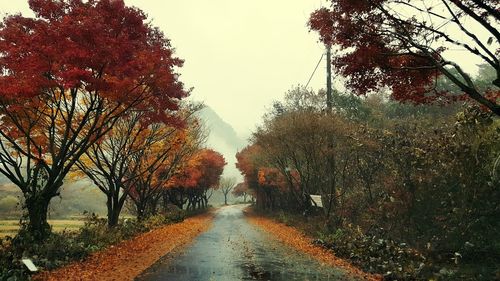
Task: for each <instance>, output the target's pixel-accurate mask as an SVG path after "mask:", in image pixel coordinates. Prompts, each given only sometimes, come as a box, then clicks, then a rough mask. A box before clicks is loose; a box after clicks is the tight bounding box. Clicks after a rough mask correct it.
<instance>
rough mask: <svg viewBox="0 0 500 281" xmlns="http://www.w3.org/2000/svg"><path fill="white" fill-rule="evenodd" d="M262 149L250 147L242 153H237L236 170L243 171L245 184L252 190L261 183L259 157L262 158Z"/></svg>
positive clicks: (254, 146)
mask: <svg viewBox="0 0 500 281" xmlns="http://www.w3.org/2000/svg"><path fill="white" fill-rule="evenodd" d="M261 150H262V148H261V147H260V146H258V145H250V146H247V147H245V148H244V149H243V150H242V151H240V152H238V153H236V159H237V160H238V161H237V163H236V168H238V170H240V171H241V173H242V174H243V176H244V177H245V183H246V184H247V185H248V186H249V187H250V188H255V187H256V186H257V185H258V183H259V178H258V177H259V175H258V173H259V168H260V167H259V165H258V163H257V162H258V157H260V155H261V154H262V153H261Z"/></svg>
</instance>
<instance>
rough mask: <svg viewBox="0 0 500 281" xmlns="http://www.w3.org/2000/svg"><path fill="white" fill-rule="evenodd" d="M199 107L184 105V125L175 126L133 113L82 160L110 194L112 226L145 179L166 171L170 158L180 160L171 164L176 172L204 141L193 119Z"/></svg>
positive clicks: (83, 167) (89, 174)
mask: <svg viewBox="0 0 500 281" xmlns="http://www.w3.org/2000/svg"><path fill="white" fill-rule="evenodd" d="M199 108H200V106H198V105H189V104H187V105H185V106H183V107H182V108H181V109H180V110H179V112H178V114H179V118H180V119H181V121H183V123H184V124H181V125H180V126H175V127H174V126H167V125H165V124H164V123H161V122H160V123H154V124H147V123H144V120H143V118H144V117H145V116H146V115H145V113H144V112H131V113H130V114H127V115H125V116H123V117H122V118H120V119H119V120H118V121H117V122H116V124H115V126H114V127H113V129H112V130H111V131H110V132H109V133H108V134H107V135H106V136H104V137H103V138H102V139H101V140H100V141H98V142H96V143H94V144H93V145H92V146H91V147H90V149H89V150H88V151H86V152H85V155H84V156H83V157H82V158H80V159H79V161H78V162H77V165H78V167H79V168H80V170H81V171H83V172H84V174H85V175H86V176H87V177H88V178H89V179H91V180H92V182H93V183H94V184H95V185H96V186H97V187H98V188H99V189H100V190H101V191H102V192H103V193H104V194H105V195H106V198H107V201H106V205H107V209H108V215H107V216H108V226H110V227H112V226H115V225H116V224H117V223H118V218H119V215H120V213H121V210H122V208H123V206H124V204H125V201H126V200H127V198H128V197H129V193H130V192H131V190H134V191H135V192H137V191H138V189H137V185H138V184H139V183H141V182H142V180H141V177H142V176H144V175H146V174H149V173H151V172H156V170H158V169H161V168H162V167H163V168H164V167H165V166H166V165H167V163H166V162H167V160H168V157H172V155H178V156H180V157H177V158H176V159H178V160H177V161H175V163H172V162H170V164H169V167H170V169H174V168H175V167H176V165H178V163H179V161H180V160H181V159H182V157H184V156H185V155H186V154H189V153H190V151H194V149H197V148H198V146H199V145H200V144H201V143H202V142H203V140H204V138H203V135H202V132H201V129H200V128H199V126H198V120H197V119H196V118H195V117H193V114H194V113H195V112H196V111H197V110H198V109H199ZM146 158H147V159H146ZM164 176H166V175H165V174H164ZM141 190H142V191H146V190H148V189H144V188H143V189H141ZM134 195H136V193H134ZM142 201H144V200H142ZM142 213H143V212H141V214H142Z"/></svg>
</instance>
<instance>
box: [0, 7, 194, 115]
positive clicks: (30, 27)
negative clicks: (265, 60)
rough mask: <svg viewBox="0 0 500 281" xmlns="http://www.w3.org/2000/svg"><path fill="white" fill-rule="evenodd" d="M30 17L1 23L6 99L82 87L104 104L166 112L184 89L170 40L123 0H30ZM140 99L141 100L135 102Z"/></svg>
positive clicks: (3, 94) (0, 62)
mask: <svg viewBox="0 0 500 281" xmlns="http://www.w3.org/2000/svg"><path fill="white" fill-rule="evenodd" d="M29 4H30V8H31V9H32V10H33V11H34V13H35V15H36V17H35V18H26V17H23V16H21V15H13V16H8V17H6V18H5V19H4V22H3V24H2V26H1V28H0V50H2V56H1V57H0V66H1V67H2V75H0V88H2V92H1V93H0V95H1V98H2V99H3V100H5V101H8V102H9V103H18V104H24V103H25V100H26V99H29V98H33V97H38V96H42V95H44V94H46V93H47V92H48V91H49V92H52V91H59V92H66V91H68V90H71V91H88V92H94V93H97V92H98V93H99V94H100V96H101V97H102V98H105V99H107V100H109V101H113V102H120V103H122V104H125V105H130V104H137V105H139V106H140V107H142V108H148V109H149V110H151V112H152V113H151V116H150V118H151V119H153V120H162V121H169V122H172V121H175V120H174V119H175V118H173V116H171V115H169V113H168V112H169V111H168V110H176V109H177V100H178V99H181V98H183V97H185V96H186V95H187V93H186V92H185V91H184V90H183V85H182V83H180V82H179V81H178V80H177V74H176V73H175V72H174V68H175V67H180V66H182V61H181V60H180V59H178V58H176V57H173V51H172V49H171V47H170V43H169V41H168V39H166V38H165V37H164V35H163V34H162V33H161V32H160V31H159V30H158V29H156V28H153V27H151V26H150V25H149V24H147V23H145V20H146V16H145V15H144V14H143V13H142V12H141V11H140V10H138V9H136V8H130V7H127V6H125V4H124V2H123V1H122V0H115V1H112V0H100V1H99V0H89V1H83V0H72V1H56V0H30V1H29ZM138 101H140V103H139V102H138Z"/></svg>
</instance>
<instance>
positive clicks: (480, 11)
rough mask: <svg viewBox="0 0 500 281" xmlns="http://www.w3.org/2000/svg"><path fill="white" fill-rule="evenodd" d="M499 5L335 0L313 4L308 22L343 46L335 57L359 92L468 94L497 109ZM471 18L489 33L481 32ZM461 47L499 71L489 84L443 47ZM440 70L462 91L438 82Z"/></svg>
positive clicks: (412, 97)
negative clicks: (481, 83) (318, 6)
mask: <svg viewBox="0 0 500 281" xmlns="http://www.w3.org/2000/svg"><path fill="white" fill-rule="evenodd" d="M499 9H500V2H498V1H493V0H487V1H484V0H467V1H458V0H442V1H436V3H429V2H428V1H422V0H410V1H398V0H359V1H352V0H335V1H331V7H330V8H321V9H319V10H317V11H315V12H313V13H312V14H311V17H310V20H309V26H310V28H311V29H312V30H315V31H317V32H318V33H319V35H320V37H321V40H322V41H323V42H324V43H325V44H327V45H335V46H337V47H338V50H337V52H336V53H335V55H334V59H333V65H334V67H335V68H336V69H337V71H338V73H339V74H341V75H343V76H345V77H347V78H348V79H347V82H346V85H347V87H348V88H349V89H351V90H353V91H354V92H355V93H357V94H367V93H369V92H371V91H375V90H379V89H381V88H384V87H389V88H390V89H391V90H392V97H393V98H394V99H396V100H400V101H410V102H414V103H429V102H441V103H448V102H450V101H454V100H461V99H464V98H471V99H473V100H475V101H476V102H478V103H479V104H480V105H482V106H484V107H485V108H487V109H489V110H490V111H491V112H493V113H495V114H497V115H500V105H499V103H498V100H499V98H500V91H499V87H500V60H499V59H498V54H499V53H500V32H499V31H498V29H497V28H496V27H495V26H496V25H498V22H499V21H500V13H499V12H498V10H499ZM472 22H473V24H471V23H472ZM466 23H467V24H466ZM474 25H476V26H478V27H480V28H481V32H482V33H484V34H482V35H481V36H479V35H478V34H476V32H474V31H473V29H472V28H471V26H474ZM456 48H458V49H460V50H462V51H464V52H465V53H468V54H470V55H471V56H475V57H477V58H479V59H480V60H482V61H483V62H484V63H485V64H487V65H488V66H490V67H491V68H493V69H494V70H495V71H496V77H495V79H493V80H492V81H489V83H490V84H489V85H488V87H487V89H486V90H484V89H480V87H478V85H476V84H475V83H474V81H473V79H472V77H471V76H470V74H468V73H467V72H466V71H465V70H464V69H463V67H462V66H460V63H459V60H458V59H456V58H455V60H453V58H451V57H450V56H446V55H445V52H446V50H449V49H456ZM465 53H464V54H465ZM440 75H443V76H445V77H446V78H447V79H448V80H449V81H451V82H452V83H453V84H455V85H456V86H458V88H459V89H460V90H461V91H462V94H461V95H457V94H456V93H449V92H446V91H441V90H436V89H435V87H434V85H433V83H434V82H435V81H436V79H437V77H438V76H440Z"/></svg>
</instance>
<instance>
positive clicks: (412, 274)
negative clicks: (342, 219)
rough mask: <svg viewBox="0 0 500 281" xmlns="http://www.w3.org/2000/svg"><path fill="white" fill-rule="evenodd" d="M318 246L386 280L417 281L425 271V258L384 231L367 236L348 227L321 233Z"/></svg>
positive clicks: (375, 231)
mask: <svg viewBox="0 0 500 281" xmlns="http://www.w3.org/2000/svg"><path fill="white" fill-rule="evenodd" d="M318 237H319V239H316V240H315V241H314V243H315V244H318V245H321V246H323V247H325V248H328V249H331V250H332V251H333V252H334V253H335V254H336V255H337V256H339V257H341V258H347V259H349V260H350V261H351V262H352V263H353V264H355V265H357V266H359V267H361V268H363V270H365V271H367V272H370V273H380V274H384V280H414V279H415V278H416V277H417V276H420V274H421V273H422V271H423V270H426V267H425V261H426V259H425V257H424V256H423V255H421V254H420V253H419V252H417V251H415V250H414V249H412V248H410V247H409V246H408V245H407V244H406V243H398V242H397V241H394V240H392V239H389V238H387V237H386V236H385V235H384V231H383V229H377V230H374V231H371V232H370V233H367V234H364V233H363V232H362V231H361V229H360V228H357V227H356V228H355V227H353V226H352V225H347V226H344V227H342V228H338V229H336V230H335V231H334V232H327V233H324V232H320V233H318Z"/></svg>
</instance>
